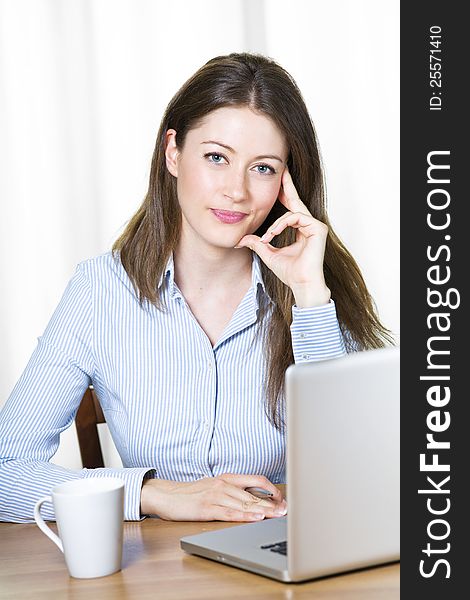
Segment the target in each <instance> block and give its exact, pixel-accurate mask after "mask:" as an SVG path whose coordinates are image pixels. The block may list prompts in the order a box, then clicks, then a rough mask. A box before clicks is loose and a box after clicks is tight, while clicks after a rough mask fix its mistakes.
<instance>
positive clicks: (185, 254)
mask: <svg viewBox="0 0 470 600" xmlns="http://www.w3.org/2000/svg"><path fill="white" fill-rule="evenodd" d="M173 258H174V267H175V282H176V284H177V286H178V287H179V289H180V290H181V292H182V293H183V295H184V296H185V297H189V296H197V295H199V294H206V293H209V294H217V295H219V294H220V293H222V294H227V293H231V292H232V291H234V290H237V289H239V288H240V286H243V287H245V286H246V283H247V281H249V280H251V265H252V260H253V258H252V254H251V250H250V249H249V248H240V249H233V248H216V247H210V248H207V247H206V248H204V249H202V248H201V249H197V248H194V247H189V246H188V245H186V244H184V243H182V242H181V241H180V243H179V244H178V246H177V248H176V249H175V251H174V253H173Z"/></svg>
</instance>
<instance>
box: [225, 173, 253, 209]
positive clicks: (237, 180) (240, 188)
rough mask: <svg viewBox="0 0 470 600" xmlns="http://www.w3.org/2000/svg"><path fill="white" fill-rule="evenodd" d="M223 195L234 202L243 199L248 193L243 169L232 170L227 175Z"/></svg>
mask: <svg viewBox="0 0 470 600" xmlns="http://www.w3.org/2000/svg"><path fill="white" fill-rule="evenodd" d="M225 195H226V196H227V197H229V198H231V199H232V200H233V201H234V202H241V201H242V200H245V199H246V197H247V195H248V187H247V181H246V173H245V172H244V171H235V170H234V171H233V172H232V173H230V175H227V180H226V183H225Z"/></svg>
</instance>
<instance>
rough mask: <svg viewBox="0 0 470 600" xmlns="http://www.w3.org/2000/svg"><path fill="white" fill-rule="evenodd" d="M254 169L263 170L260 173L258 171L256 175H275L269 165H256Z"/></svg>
mask: <svg viewBox="0 0 470 600" xmlns="http://www.w3.org/2000/svg"><path fill="white" fill-rule="evenodd" d="M256 168H257V169H263V170H262V171H258V173H261V175H268V174H272V175H274V174H275V173H276V171H275V170H274V169H273V168H272V167H270V166H269V165H256Z"/></svg>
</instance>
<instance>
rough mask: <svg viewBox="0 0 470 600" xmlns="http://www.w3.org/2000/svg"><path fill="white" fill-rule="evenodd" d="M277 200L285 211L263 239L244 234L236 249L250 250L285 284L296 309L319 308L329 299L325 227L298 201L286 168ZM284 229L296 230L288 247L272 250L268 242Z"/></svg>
mask: <svg viewBox="0 0 470 600" xmlns="http://www.w3.org/2000/svg"><path fill="white" fill-rule="evenodd" d="M279 201H280V202H281V203H282V204H283V205H284V206H285V207H286V208H287V211H288V212H286V213H285V214H284V215H282V217H279V219H277V220H276V221H275V222H274V223H273V224H272V225H271V227H269V229H268V231H267V232H266V233H265V234H264V235H263V237H261V238H260V237H258V236H257V235H245V236H244V237H243V238H242V239H241V240H240V241H239V242H238V244H237V246H236V248H244V247H248V248H251V250H253V251H254V252H256V254H257V255H258V256H259V257H260V258H261V260H262V261H263V262H264V263H265V264H266V266H267V267H269V268H270V269H271V271H273V273H274V274H275V275H276V276H277V277H279V279H280V280H281V281H282V282H283V283H285V284H286V285H288V286H289V287H290V288H291V290H292V292H293V294H294V297H295V300H296V304H297V306H298V307H299V308H304V307H310V306H320V305H322V304H327V303H328V302H329V300H330V290H329V289H328V288H327V286H326V284H325V278H324V274H323V258H324V255H325V245H326V238H327V236H328V227H327V225H325V224H324V223H322V222H321V221H318V220H317V219H315V218H314V217H313V216H312V215H311V214H310V212H309V210H308V208H307V207H306V206H305V204H304V203H303V202H302V200H301V199H300V198H299V195H298V193H297V190H296V189H295V186H294V183H293V181H292V178H291V175H290V173H289V170H288V169H287V167H286V168H285V170H284V172H283V174H282V183H281V189H280V191H279ZM286 227H294V228H295V229H296V230H297V233H296V240H295V242H294V243H293V244H291V245H290V246H285V247H284V248H275V247H274V246H272V245H271V244H270V243H269V242H270V241H271V240H272V239H273V238H274V237H275V236H276V235H279V234H280V233H281V232H282V231H284V229H286Z"/></svg>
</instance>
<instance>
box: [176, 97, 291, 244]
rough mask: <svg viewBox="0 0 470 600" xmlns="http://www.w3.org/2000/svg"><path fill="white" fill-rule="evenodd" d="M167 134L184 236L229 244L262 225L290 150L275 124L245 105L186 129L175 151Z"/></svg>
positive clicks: (194, 239)
mask: <svg viewBox="0 0 470 600" xmlns="http://www.w3.org/2000/svg"><path fill="white" fill-rule="evenodd" d="M175 138H177V132H176V131H175V130H174V129H169V130H168V132H167V140H166V141H167V148H166V159H167V167H168V169H169V171H170V173H172V174H173V175H174V176H175V177H177V193H178V201H179V204H180V207H181V211H182V215H183V222H182V228H183V230H182V235H183V239H186V240H188V241H193V242H201V241H203V242H205V243H206V244H209V245H211V246H217V247H219V248H220V247H222V248H233V247H234V246H235V245H236V244H237V242H238V241H239V240H240V239H241V238H242V237H243V236H244V235H246V234H248V233H254V232H255V231H256V230H257V229H258V227H259V226H260V225H261V224H262V223H263V221H264V220H265V218H266V216H267V215H268V213H269V211H270V210H271V208H272V207H273V205H274V203H275V202H276V199H277V197H278V193H279V189H280V186H281V176H282V172H283V170H284V167H285V164H286V161H287V155H288V148H287V144H286V141H285V139H284V136H283V135H282V133H281V132H280V130H279V129H278V128H277V126H276V125H275V124H274V123H273V122H272V121H271V120H270V119H269V118H268V117H265V116H263V115H260V114H257V113H254V112H253V111H252V110H250V109H249V108H247V107H237V108H228V107H226V108H219V109H217V110H215V111H213V112H211V113H210V114H209V115H207V117H206V118H205V119H204V121H203V122H202V124H201V125H200V126H199V127H197V128H195V129H191V130H190V131H188V133H187V135H186V140H185V143H184V147H183V149H181V150H178V149H177V147H176V143H175Z"/></svg>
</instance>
